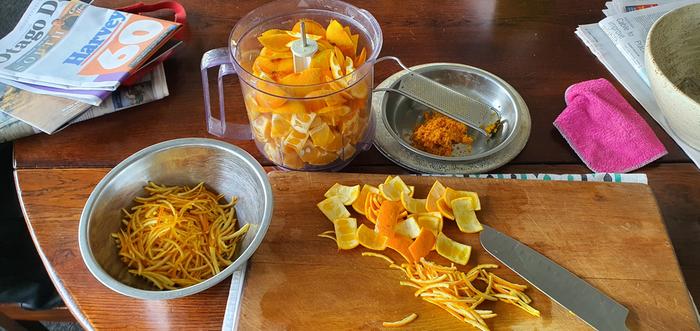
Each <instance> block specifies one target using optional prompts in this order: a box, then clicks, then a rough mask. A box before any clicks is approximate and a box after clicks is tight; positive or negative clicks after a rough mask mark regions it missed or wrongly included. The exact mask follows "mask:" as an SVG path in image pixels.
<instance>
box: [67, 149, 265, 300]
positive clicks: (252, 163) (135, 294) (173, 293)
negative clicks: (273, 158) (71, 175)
mask: <svg viewBox="0 0 700 331" xmlns="http://www.w3.org/2000/svg"><path fill="white" fill-rule="evenodd" d="M186 146H198V147H211V148H218V149H222V150H225V151H227V152H229V153H230V154H231V155H232V156H235V157H239V158H241V159H242V160H243V161H245V163H246V164H247V165H248V166H249V167H250V168H251V169H253V170H254V172H255V174H256V177H257V179H258V180H259V182H260V183H261V184H262V190H263V194H264V196H265V207H264V211H263V215H262V221H261V222H260V228H259V229H258V231H257V232H256V234H255V237H254V238H253V241H252V242H251V243H250V245H248V247H247V248H246V249H245V250H244V251H243V252H241V253H240V255H238V257H237V258H236V260H234V261H233V263H231V265H229V266H228V267H226V268H225V269H224V270H222V271H221V272H219V273H218V274H216V275H214V276H213V277H210V278H208V279H206V280H204V281H202V282H200V283H198V284H195V285H191V286H188V287H185V288H181V289H177V290H162V291H155V290H154V291H151V290H142V289H138V288H134V287H131V286H128V285H125V284H124V283H122V282H120V281H119V280H116V279H114V278H113V277H112V276H111V275H109V274H108V273H107V272H106V271H105V270H104V269H103V268H102V266H101V265H99V263H98V262H97V261H96V260H95V258H94V255H93V254H92V249H91V248H90V244H89V241H88V232H89V231H88V230H89V226H90V225H89V224H88V221H89V217H90V215H91V214H92V211H93V206H94V204H95V201H96V200H97V199H98V198H99V197H100V196H101V194H102V192H103V191H104V190H105V188H106V187H107V186H108V185H109V184H111V182H112V180H114V178H115V177H116V176H117V175H118V174H120V173H122V172H123V171H124V170H126V169H128V168H129V167H130V166H131V165H133V164H134V163H135V162H137V161H139V160H141V159H142V158H144V157H146V156H148V155H151V154H155V153H158V152H162V151H165V150H168V149H172V148H179V147H186ZM273 203H274V201H273V199H272V187H271V185H270V181H269V180H268V178H267V174H266V172H265V169H263V167H262V166H261V165H260V164H259V163H258V162H257V161H256V160H255V158H253V157H252V156H251V155H250V154H248V153H247V152H246V151H245V150H243V149H241V148H240V147H237V146H234V145H231V144H229V143H226V142H223V141H219V140H214V139H207V138H180V139H173V140H168V141H164V142H160V143H157V144H154V145H151V146H148V147H146V148H144V149H142V150H140V151H138V152H136V153H134V154H132V155H131V156H129V157H127V158H126V159H124V160H123V161H122V162H120V163H119V164H117V166H115V167H114V168H113V169H112V170H110V171H109V172H108V173H107V174H106V175H105V176H104V178H102V179H101V180H100V182H99V183H98V184H97V185H96V186H95V188H94V189H93V191H92V193H90V196H89V197H88V199H87V201H86V202H85V207H84V208H83V211H82V213H81V215H80V222H79V225H78V246H79V248H80V255H81V257H82V259H83V262H84V263H85V265H86V266H87V268H88V270H89V271H90V273H92V275H93V276H94V277H95V278H97V280H98V281H99V282H100V283H102V284H103V285H105V286H107V287H108V288H110V289H111V290H113V291H115V292H117V293H120V294H123V295H126V296H129V297H132V298H137V299H147V300H164V299H174V298H180V297H184V296H188V295H191V294H195V293H198V292H201V291H204V290H206V289H208V288H210V287H212V286H214V285H216V284H218V283H220V282H221V281H222V280H224V279H226V278H227V277H228V276H230V275H231V274H232V273H233V272H234V271H235V270H236V269H238V268H239V267H241V266H245V263H246V262H247V260H248V259H249V258H250V257H251V256H252V255H253V253H254V252H255V250H257V248H258V246H260V244H261V243H262V240H263V238H264V237H265V234H266V233H267V229H268V227H269V225H270V220H271V219H272V209H273Z"/></svg>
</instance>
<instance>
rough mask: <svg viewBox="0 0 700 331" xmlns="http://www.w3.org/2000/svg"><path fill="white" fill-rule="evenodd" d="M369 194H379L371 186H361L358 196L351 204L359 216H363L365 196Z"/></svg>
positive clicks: (377, 190)
mask: <svg viewBox="0 0 700 331" xmlns="http://www.w3.org/2000/svg"><path fill="white" fill-rule="evenodd" d="M370 192H371V193H379V189H377V188H376V187H374V186H372V185H367V184H365V185H362V189H361V190H360V196H359V197H357V199H356V200H355V202H353V203H352V209H355V211H356V212H358V213H360V214H361V215H364V214H365V209H366V202H367V194H369V193H370Z"/></svg>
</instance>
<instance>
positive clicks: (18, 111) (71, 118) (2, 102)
mask: <svg viewBox="0 0 700 331" xmlns="http://www.w3.org/2000/svg"><path fill="white" fill-rule="evenodd" d="M168 93H169V92H168V85H167V83H166V81H165V72H164V71H163V64H162V63H161V64H159V65H158V66H157V67H156V68H155V69H154V70H153V71H151V72H150V73H149V74H148V75H146V76H144V77H143V78H142V79H141V80H140V81H139V82H138V83H137V84H134V85H131V86H122V87H119V88H118V89H117V90H116V91H114V92H112V93H111V95H110V97H109V98H107V99H106V100H105V102H103V103H102V104H101V105H99V106H90V105H86V104H84V103H80V102H77V101H72V100H67V99H63V98H57V97H52V96H45V95H36V94H32V93H30V92H27V91H23V90H18V89H15V88H13V87H8V88H6V89H5V90H4V92H3V90H2V88H0V110H1V111H0V143H2V142H6V141H12V140H15V139H19V138H22V137H26V136H30V135H33V134H37V133H40V132H42V129H39V128H37V127H34V126H33V125H38V124H39V123H49V124H55V123H61V124H59V125H57V126H56V128H55V129H54V130H53V131H51V132H48V131H45V130H44V132H46V133H53V132H57V131H60V130H62V129H63V128H65V127H67V126H69V125H71V124H73V123H78V122H82V121H85V120H89V119H91V118H95V117H98V116H102V115H105V114H109V113H113V112H116V111H120V110H123V109H126V108H130V107H135V106H138V105H142V104H145V103H148V102H151V101H155V100H160V99H163V98H165V97H166V96H168ZM8 107H9V108H8ZM8 109H9V111H8ZM80 109H82V111H81V110H80ZM85 109H87V110H85ZM29 123H32V124H31V125H30V124H29ZM52 126H53V125H52Z"/></svg>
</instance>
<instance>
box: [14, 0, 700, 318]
mask: <svg viewBox="0 0 700 331" xmlns="http://www.w3.org/2000/svg"><path fill="white" fill-rule="evenodd" d="M132 2H133V1H131V0H119V1H95V3H96V4H97V5H103V6H108V7H117V6H122V5H125V4H129V3H132ZM180 2H182V3H183V4H184V5H185V7H186V9H187V13H188V23H189V27H188V29H187V30H186V35H187V38H188V40H187V44H186V46H185V47H184V48H182V49H181V50H180V51H179V53H178V54H176V55H175V57H174V58H173V59H172V60H170V61H168V63H167V64H166V68H165V70H166V75H167V77H168V83H169V89H170V96H169V97H168V98H166V99H164V100H162V101H158V102H154V103H151V104H148V105H146V106H142V107H139V108H135V109H131V110H127V111H123V112H119V113H116V114H112V115H107V116H104V117H102V118H99V119H95V120H91V121H88V122H84V123H80V124H76V125H73V126H71V127H69V128H67V129H66V130H64V131H62V132H60V133H58V134H55V135H53V136H45V135H37V136H34V137H30V138H26V139H21V140H19V141H17V142H16V143H15V169H16V170H15V176H16V181H17V186H18V189H19V191H20V197H21V199H22V202H23V210H24V211H25V215H26V218H27V224H28V226H29V228H30V229H31V232H32V236H33V238H34V241H35V244H36V246H37V248H38V249H39V253H40V255H41V257H42V259H43V261H44V264H45V265H46V267H47V269H48V270H49V272H50V274H51V275H52V279H53V280H54V283H55V284H56V286H57V288H58V289H59V292H60V293H61V295H62V296H63V298H64V300H65V301H66V303H67V305H68V306H69V308H70V309H71V311H72V312H73V314H74V315H75V316H76V318H77V319H78V320H79V321H80V322H81V323H82V324H83V326H84V327H86V328H92V327H93V326H94V327H95V328H108V327H109V328H115V327H116V328H139V329H143V328H146V329H155V328H158V329H166V328H168V329H184V328H187V329H193V328H194V329H198V328H201V329H217V328H220V325H221V319H222V317H223V309H224V304H223V300H225V299H224V298H225V296H226V292H227V285H228V282H224V283H222V284H220V285H218V286H216V287H214V288H212V289H210V290H208V291H206V292H204V293H203V294H201V295H198V296H196V297H199V298H202V299H201V300H197V301H193V300H173V301H165V302H150V303H147V304H144V310H143V314H140V315H139V316H133V315H131V316H125V315H124V314H120V313H119V307H114V306H113V305H112V304H110V302H111V301H110V297H113V296H116V295H117V294H115V293H112V292H110V291H109V290H107V289H106V288H105V287H103V286H102V285H100V284H99V283H98V282H97V281H96V280H95V279H94V278H93V277H92V276H91V275H90V274H89V272H88V271H87V269H86V268H85V266H84V265H83V263H82V260H81V258H80V253H79V251H78V245H77V221H78V217H79V214H80V212H81V210H82V207H83V204H84V202H85V200H86V199H87V196H88V194H89V193H90V191H91V190H92V187H93V186H94V185H95V184H96V183H97V182H98V181H99V179H100V178H101V177H102V176H103V175H104V174H105V173H106V171H108V170H109V168H110V167H113V166H114V165H116V164H117V163H118V162H119V161H121V160H122V159H124V158H125V157H127V156H128V155H130V154H132V153H134V152H136V151H137V150H139V149H141V148H143V147H146V146H148V145H151V144H154V143H157V142H160V141H164V140H168V139H173V138H181V137H210V138H211V137H212V136H210V135H209V134H208V133H207V131H206V128H205V123H204V116H203V108H202V88H201V86H200V80H199V62H200V57H201V55H202V53H203V52H204V51H206V50H208V49H212V48H216V47H221V46H223V45H225V43H226V39H227V36H228V32H229V30H230V28H231V27H232V26H233V24H234V23H235V22H236V21H237V20H238V19H239V18H240V17H241V16H243V15H245V13H247V12H248V11H250V10H251V9H253V8H256V7H258V6H259V5H261V4H262V3H263V2H264V1H243V0H241V1H225V0H209V1H204V2H200V1H195V0H180ZM350 2H352V3H353V4H355V5H357V6H359V7H361V8H366V9H367V10H369V11H370V12H372V13H373V14H374V16H375V17H376V18H377V19H378V20H379V22H380V24H381V26H382V29H383V32H384V49H383V50H382V54H385V55H389V54H390V55H396V56H398V57H400V58H401V59H402V60H403V61H404V62H405V63H406V64H408V65H415V64H421V63H427V62H458V63H465V64H469V65H473V66H476V67H480V68H483V69H485V70H488V71H490V72H492V73H494V74H496V75H498V76H500V77H502V78H503V79H505V80H506V81H508V82H509V83H510V84H511V85H513V86H514V87H515V88H516V89H517V90H518V91H519V92H520V94H521V95H522V96H523V98H524V99H525V101H526V103H527V104H528V106H529V108H530V113H531V116H532V122H533V123H532V134H531V136H530V140H529V142H528V145H527V146H526V147H525V149H524V150H523V152H522V153H521V154H520V155H519V156H518V157H517V158H516V159H515V160H513V161H512V162H511V163H510V164H509V165H507V166H505V167H503V168H501V169H498V170H497V171H495V172H502V173H531V172H538V173H546V172H549V173H588V172H590V170H588V169H587V168H585V167H584V166H583V165H582V162H581V161H580V160H579V159H578V157H577V156H576V155H575V154H574V152H573V151H572V150H571V148H569V146H568V145H567V144H566V142H565V141H564V139H562V137H561V135H560V134H559V133H558V132H557V131H556V130H555V128H554V127H553V126H552V122H553V120H554V119H555V118H556V116H557V115H558V114H559V113H560V112H561V111H562V109H563V108H564V106H565V104H564V98H563V94H564V90H565V89H566V87H568V86H569V85H571V84H573V83H576V82H579V81H583V80H588V79H594V78H599V77H603V78H607V79H608V80H610V81H611V82H613V84H615V86H616V87H617V88H618V89H619V90H620V91H621V92H622V93H623V95H624V96H625V98H626V99H627V100H628V101H629V102H630V103H631V104H632V105H633V106H634V107H635V109H637V110H638V111H639V113H640V114H642V116H643V117H644V118H645V119H646V121H647V122H648V123H649V124H650V125H651V126H652V128H653V129H654V131H655V132H656V134H657V135H658V136H659V138H660V139H661V141H662V142H663V144H664V145H665V146H666V148H667V149H668V151H669V153H668V155H666V156H664V157H663V158H662V159H661V160H660V161H656V162H655V163H654V164H653V165H650V166H647V167H645V168H643V169H641V171H640V172H642V173H646V174H647V175H648V176H649V184H650V186H651V188H652V190H653V191H654V193H655V195H656V198H657V200H658V203H659V206H660V208H661V212H662V215H663V217H664V219H665V221H666V226H667V229H668V231H669V234H670V237H671V240H672V243H673V246H674V248H675V251H676V255H677V257H678V260H679V263H680V265H681V268H682V270H683V274H684V276H685V279H686V282H687V285H688V288H689V289H690V292H691V293H692V294H693V295H694V296H695V297H696V298H700V254H698V252H700V212H699V211H698V206H700V173H699V172H698V169H697V168H696V167H695V166H694V165H693V164H692V163H690V162H689V160H688V158H687V157H686V156H685V155H684V154H683V152H682V151H681V150H680V149H679V148H678V146H677V145H676V144H675V143H674V142H673V141H672V140H671V139H670V138H669V136H668V135H667V134H666V133H665V132H664V131H663V130H662V129H661V127H659V126H658V125H657V124H656V123H655V122H654V121H653V119H651V117H650V116H648V115H647V113H646V112H645V111H644V110H643V108H642V107H641V106H640V105H639V104H638V103H637V102H636V101H635V100H634V99H633V98H632V97H631V96H630V95H629V93H627V92H626V91H625V90H624V88H623V87H622V86H621V85H620V84H618V83H617V81H615V79H614V78H613V77H612V76H611V75H610V74H609V73H608V72H607V71H606V70H605V68H604V67H603V66H602V65H601V64H600V63H599V62H598V61H597V60H596V59H595V57H594V56H593V55H592V54H591V53H590V52H589V51H588V49H587V48H586V47H585V46H584V45H583V44H582V43H581V42H580V41H579V40H578V39H577V38H576V37H575V36H574V33H573V31H574V29H575V28H576V26H577V25H578V24H583V23H592V22H597V21H599V20H600V19H602V17H603V15H602V13H601V9H602V8H603V7H604V4H603V3H604V1H603V0H600V1H575V2H572V1H563V0H562V1H539V2H522V1H517V0H509V1H482V0H463V1H449V2H440V3H439V5H436V4H435V3H434V2H431V1H419V0H404V1H402V2H401V4H400V5H399V4H396V3H395V2H390V1H369V0H364V1H350ZM395 70H396V68H394V67H391V66H390V65H384V64H382V65H379V66H378V67H377V70H376V75H375V76H376V78H375V79H376V81H377V82H379V81H381V80H383V79H384V78H386V77H388V75H389V74H391V73H392V72H394V71H395ZM210 76H211V75H210ZM226 85H227V90H228V96H229V97H228V98H227V99H226V104H227V109H228V110H229V116H233V117H234V118H235V119H236V120H237V121H240V122H244V121H245V115H244V108H243V107H244V106H243V103H242V102H241V99H240V89H239V87H238V82H237V81H236V80H234V79H228V80H226ZM233 143H235V144H237V145H239V146H241V147H242V148H244V149H246V150H247V151H248V152H250V153H251V154H252V155H254V156H255V157H256V158H257V159H258V160H259V161H260V162H261V163H262V164H263V165H266V166H270V165H271V164H270V162H269V161H267V160H265V159H264V158H263V157H262V155H261V154H260V152H259V151H258V150H257V149H256V148H255V146H254V144H253V143H252V142H249V141H233ZM270 169H271V168H270ZM345 171H349V172H374V173H404V172H405V171H404V170H402V169H401V168H398V167H396V166H395V165H393V164H392V163H391V162H390V161H388V160H387V159H386V158H384V157H383V156H381V154H379V152H377V151H376V150H375V149H372V150H370V151H368V152H366V153H364V154H362V155H360V156H359V157H358V158H357V159H355V160H354V161H353V162H352V164H351V165H350V166H348V167H347V168H346V169H345ZM631 248H632V249H633V246H631ZM171 314H172V315H171ZM181 314H185V315H184V316H187V318H178V319H169V318H168V316H180V317H181V316H183V315H181Z"/></svg>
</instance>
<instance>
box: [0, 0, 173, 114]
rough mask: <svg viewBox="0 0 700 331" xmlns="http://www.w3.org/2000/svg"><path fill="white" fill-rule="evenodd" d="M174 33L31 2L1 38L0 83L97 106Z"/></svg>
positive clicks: (80, 8)
mask: <svg viewBox="0 0 700 331" xmlns="http://www.w3.org/2000/svg"><path fill="white" fill-rule="evenodd" d="M179 28H180V24H179V23H175V22H170V21H166V20H161V19H157V18H152V17H147V16H141V15H135V14H130V13H125V12H120V11H116V10H112V9H105V8H100V7H95V6H91V5H88V4H86V3H83V2H79V1H75V0H73V1H59V0H33V1H32V2H31V3H30V4H29V7H28V8H27V10H26V11H25V13H24V15H23V16H22V18H21V19H20V21H19V22H18V23H17V25H16V26H15V28H14V30H12V32H10V33H9V34H7V35H6V36H5V37H4V38H2V39H0V83H3V84H6V85H10V86H14V87H17V88H20V89H25V90H29V91H31V92H34V93H42V94H48V95H58V96H63V97H69V98H72V99H74V100H79V101H83V102H86V103H90V104H92V105H98V104H99V103H100V102H101V100H102V99H103V98H105V97H107V96H108V95H109V92H110V91H114V90H115V89H116V88H117V87H118V86H119V85H120V82H121V81H123V80H124V79H126V78H127V77H128V76H129V75H130V74H131V73H133V72H134V71H136V70H138V69H139V68H140V66H141V65H143V64H144V63H145V62H147V61H148V59H149V58H150V57H151V55H153V54H154V53H155V52H156V51H157V50H158V49H159V48H160V47H161V46H162V45H163V44H164V43H165V42H166V41H168V40H169V39H170V38H171V37H172V36H173V34H174V33H175V32H176V31H177V30H178V29H179Z"/></svg>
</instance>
